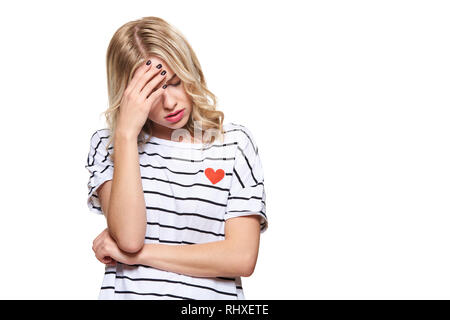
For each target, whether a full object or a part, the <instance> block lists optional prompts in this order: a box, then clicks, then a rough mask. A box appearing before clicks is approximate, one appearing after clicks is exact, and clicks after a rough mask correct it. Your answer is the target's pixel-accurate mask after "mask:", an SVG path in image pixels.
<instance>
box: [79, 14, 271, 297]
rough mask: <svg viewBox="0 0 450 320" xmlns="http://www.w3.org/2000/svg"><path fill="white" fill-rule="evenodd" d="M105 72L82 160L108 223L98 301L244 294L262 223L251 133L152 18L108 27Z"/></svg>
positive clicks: (179, 40)
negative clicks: (97, 124)
mask: <svg viewBox="0 0 450 320" xmlns="http://www.w3.org/2000/svg"><path fill="white" fill-rule="evenodd" d="M107 77H108V94H109V108H108V110H107V111H106V112H105V115H106V120H107V124H108V128H107V129H101V130H97V131H96V132H95V133H94V134H93V135H92V138H91V142H90V151H89V155H88V159H87V165H86V169H87V170H88V171H89V173H90V177H89V181H88V190H89V193H88V200H87V204H88V207H89V209H90V210H92V211H94V212H97V213H101V214H104V216H105V217H106V221H107V229H105V230H104V231H103V232H102V233H100V235H99V236H98V237H97V238H96V239H95V240H94V242H93V247H92V249H93V250H94V252H95V256H96V258H97V259H98V260H99V261H100V262H102V263H104V264H105V275H104V279H103V285H102V287H101V290H100V295H99V299H245V297H244V292H243V288H242V283H241V276H244V277H248V276H250V275H251V274H252V273H253V270H254V268H255V264H256V261H257V257H258V249H259V237H260V233H262V232H264V231H265V230H266V229H267V226H268V222H267V217H266V212H265V211H266V209H265V207H266V203H265V198H266V195H265V190H264V177H263V168H262V164H261V160H260V157H259V155H258V148H257V146H256V143H255V139H254V137H253V135H252V133H251V132H250V131H249V129H248V128H246V127H245V126H242V125H238V124H233V123H227V124H223V118H224V115H223V113H222V112H221V111H218V110H216V98H215V96H214V94H212V93H211V92H210V91H209V90H208V89H207V87H206V81H205V79H204V76H203V72H202V70H201V67H200V63H199V62H198V60H197V57H196V55H195V53H194V51H193V50H192V49H191V46H190V45H189V44H188V42H187V41H186V39H185V38H184V36H183V35H182V34H181V33H180V32H179V31H178V30H177V29H175V28H174V27H173V26H171V25H169V24H168V23H167V22H165V21H164V20H162V19H160V18H157V17H145V18H142V19H140V20H136V21H132V22H129V23H126V24H125V25H123V26H122V27H120V28H119V29H118V30H117V31H116V33H115V34H114V36H113V38H112V39H111V42H110V44H109V47H108V51H107ZM208 98H209V99H208ZM180 138H182V139H181V140H180Z"/></svg>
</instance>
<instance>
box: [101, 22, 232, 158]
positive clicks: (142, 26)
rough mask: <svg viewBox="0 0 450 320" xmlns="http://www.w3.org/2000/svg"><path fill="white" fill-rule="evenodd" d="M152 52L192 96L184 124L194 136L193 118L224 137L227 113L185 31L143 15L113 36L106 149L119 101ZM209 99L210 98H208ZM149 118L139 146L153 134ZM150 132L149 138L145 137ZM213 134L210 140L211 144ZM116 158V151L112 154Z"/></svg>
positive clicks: (108, 66)
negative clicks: (224, 122)
mask: <svg viewBox="0 0 450 320" xmlns="http://www.w3.org/2000/svg"><path fill="white" fill-rule="evenodd" d="M149 55H155V56H157V57H159V58H161V59H163V60H164V61H165V62H166V63H167V65H168V66H169V67H170V68H171V69H172V70H173V71H174V72H175V73H176V74H177V75H178V77H179V78H180V79H181V81H182V83H183V86H184V90H185V91H186V93H187V94H188V95H189V96H190V97H191V101H192V112H191V114H190V116H189V120H188V122H187V123H186V125H185V127H184V128H185V129H187V130H188V131H189V132H190V134H191V135H192V136H194V121H195V122H196V123H197V124H198V123H200V124H201V129H202V136H203V131H205V130H208V129H216V130H217V132H218V133H219V136H220V139H223V133H224V132H223V126H222V124H223V119H224V113H223V112H222V111H219V110H216V101H217V99H216V96H215V95H214V94H213V93H212V92H211V91H209V90H208V88H207V86H206V81H205V77H204V75H203V72H202V68H201V66H200V62H199V61H198V59H197V56H196V55H195V53H194V51H193V50H192V48H191V46H190V45H189V43H188V41H187V40H186V39H185V37H184V36H183V35H182V33H181V32H180V31H179V30H178V29H176V28H175V27H173V26H171V25H170V24H168V23H167V22H166V21H164V20H163V19H161V18H158V17H143V18H141V19H139V20H134V21H130V22H128V23H125V24H124V25H123V26H121V27H120V28H119V29H118V30H117V31H116V32H115V33H114V35H113V37H112V39H111V41H110V43H109V46H108V50H107V53H106V71H107V81H108V102H109V106H108V109H107V110H106V111H105V112H103V113H102V114H104V115H105V117H106V122H107V125H108V129H109V130H110V136H109V139H108V143H107V146H106V148H107V149H108V147H109V146H110V144H111V142H112V140H113V138H114V132H115V129H116V121H117V116H118V111H119V107H120V102H121V100H122V96H123V93H124V91H125V89H126V87H127V85H128V83H129V82H130V81H131V79H132V78H133V75H134V72H135V70H136V69H137V68H138V67H139V66H140V65H141V64H142V63H144V62H145V61H146V58H147V57H148V56H149ZM208 99H209V100H208ZM150 122H151V121H150V119H148V120H147V122H146V123H145V125H144V126H143V127H142V130H141V132H140V133H139V136H138V147H141V146H142V145H143V144H144V143H146V142H148V141H149V140H150V137H151V134H152V132H151V127H150ZM145 133H147V134H148V137H147V139H145V140H144V139H143V136H144V134H145ZM213 138H214V136H211V137H210V139H209V140H208V143H212V140H213ZM111 159H112V160H113V161H114V154H111Z"/></svg>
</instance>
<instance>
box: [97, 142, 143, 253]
mask: <svg viewBox="0 0 450 320" xmlns="http://www.w3.org/2000/svg"><path fill="white" fill-rule="evenodd" d="M114 154H115V156H114V177H113V179H112V180H111V181H109V183H108V182H106V183H105V185H103V186H102V187H101V189H99V191H98V195H99V198H100V202H101V204H102V210H103V212H104V213H105V216H106V220H107V224H108V229H109V232H110V234H111V236H112V237H113V238H114V240H116V242H117V245H118V246H119V248H120V249H122V250H123V251H126V252H130V253H133V252H137V251H139V250H140V249H141V248H142V246H143V245H144V240H145V231H146V226H147V218H146V208H145V200H144V192H143V189H142V181H141V173H140V166H139V154H138V148H137V139H136V138H134V137H132V136H127V135H122V134H120V133H116V134H115V136H114ZM107 183H108V185H106V184H107Z"/></svg>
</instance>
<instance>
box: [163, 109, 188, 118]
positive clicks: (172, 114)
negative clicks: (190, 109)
mask: <svg viewBox="0 0 450 320" xmlns="http://www.w3.org/2000/svg"><path fill="white" fill-rule="evenodd" d="M183 110H184V109H181V110H178V111H175V112H172V113H169V114H168V115H167V116H166V118H170V117H173V116H176V115H177V114H179V113H180V112H181V111H183Z"/></svg>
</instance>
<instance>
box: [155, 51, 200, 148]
mask: <svg viewBox="0 0 450 320" xmlns="http://www.w3.org/2000/svg"><path fill="white" fill-rule="evenodd" d="M149 59H150V60H151V61H152V68H156V66H157V65H159V64H161V65H162V67H161V68H160V70H161V72H162V71H163V70H166V72H167V74H166V77H165V79H164V80H163V81H162V82H161V83H160V84H158V86H157V87H156V88H155V90H157V89H159V88H160V87H162V86H163V85H164V84H167V88H166V89H163V90H164V92H163V93H162V95H161V99H159V101H157V102H156V103H155V104H154V105H153V107H152V108H151V110H150V113H149V115H148V118H149V119H150V120H151V125H150V126H151V129H152V136H155V137H157V138H162V139H168V140H170V139H171V134H172V131H173V130H175V129H180V128H183V127H184V126H185V125H186V123H187V122H188V120H189V116H190V114H191V112H192V102H191V97H190V96H189V95H188V94H187V93H186V91H185V90H184V87H183V83H182V82H181V79H180V78H178V76H177V75H176V74H175V73H174V72H173V71H172V69H171V68H170V67H169V66H168V65H167V64H166V62H165V61H164V60H162V59H161V58H159V57H157V56H150V57H149ZM182 110H183V111H182ZM178 111H181V112H182V114H178V115H175V116H174V117H167V116H168V115H169V114H172V113H176V112H178Z"/></svg>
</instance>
